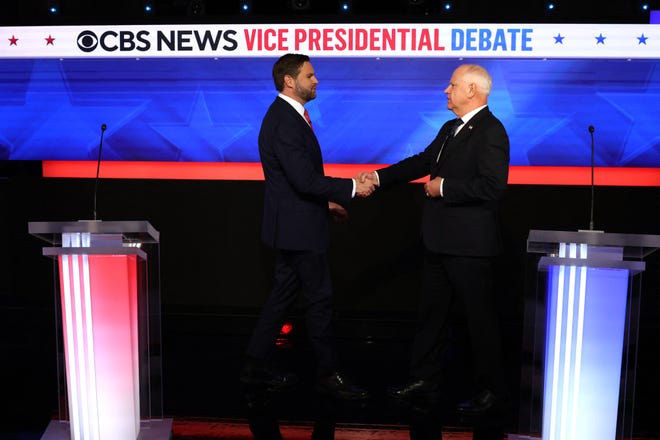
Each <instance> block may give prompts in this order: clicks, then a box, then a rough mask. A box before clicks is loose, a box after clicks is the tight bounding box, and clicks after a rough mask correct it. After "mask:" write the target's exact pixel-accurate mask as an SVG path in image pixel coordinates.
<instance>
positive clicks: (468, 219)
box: [359, 64, 509, 415]
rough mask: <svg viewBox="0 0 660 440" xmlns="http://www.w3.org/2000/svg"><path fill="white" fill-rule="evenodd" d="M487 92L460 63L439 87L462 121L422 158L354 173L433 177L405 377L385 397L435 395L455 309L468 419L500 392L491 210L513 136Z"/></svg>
mask: <svg viewBox="0 0 660 440" xmlns="http://www.w3.org/2000/svg"><path fill="white" fill-rule="evenodd" d="M491 87H492V79H491V77H490V75H489V74H488V72H487V71H486V70H485V69H484V68H483V67H481V66H478V65H471V64H464V65H461V66H459V67H458V68H457V69H456V70H455V71H454V73H453V75H452V77H451V80H450V82H449V85H448V86H447V88H446V89H445V94H446V95H447V108H448V109H449V110H451V111H452V112H454V113H455V114H456V116H457V117H458V119H454V120H450V121H448V122H446V123H445V124H444V125H443V126H442V127H441V129H440V131H439V133H438V135H437V137H436V138H435V139H434V140H433V142H431V144H430V145H429V146H428V147H426V149H425V150H424V151H422V152H421V153H419V154H417V155H414V156H411V157H409V158H407V159H403V160H402V161H400V162H398V163H396V164H394V165H391V166H389V167H387V168H383V169H379V170H377V171H375V172H372V173H362V174H361V175H360V176H359V177H360V179H364V180H370V179H371V180H373V181H374V182H376V183H377V184H378V185H379V186H380V187H381V188H385V187H388V186H390V185H393V184H395V183H400V182H409V181H411V180H415V179H419V178H422V177H424V176H425V175H430V180H429V181H428V182H426V183H425V185H424V190H425V194H426V197H427V198H426V200H425V203H424V210H423V215H422V236H423V243H424V247H425V256H424V279H423V288H422V296H421V304H420V314H419V326H418V330H417V333H416V335H415V339H414V342H413V348H412V359H411V364H410V381H409V382H408V383H407V384H405V385H404V386H402V387H399V388H392V389H390V390H389V394H390V396H392V397H395V398H403V399H411V398H419V397H424V396H431V395H435V394H437V393H439V384H440V382H441V379H442V377H441V376H442V374H441V373H442V370H443V363H442V362H443V355H444V354H445V350H446V348H447V347H446V345H447V333H448V327H449V321H450V320H449V315H450V311H451V309H452V307H454V306H455V305H457V304H458V305H461V306H462V307H463V309H464V314H465V317H466V321H467V329H468V336H469V339H470V343H471V348H472V350H471V352H472V363H473V372H474V380H475V385H476V387H475V392H474V397H473V398H472V399H470V400H469V401H467V402H465V403H462V404H460V405H459V406H458V408H457V409H458V411H459V413H461V414H470V415H475V414H482V413H484V412H488V411H490V410H492V409H494V408H495V407H496V406H497V405H499V404H500V403H501V402H502V400H503V399H504V396H505V395H506V387H505V383H504V382H505V381H504V378H503V377H504V373H503V365H502V364H503V361H502V343H501V340H500V330H499V323H498V318H497V312H496V307H495V301H494V297H493V296H494V292H493V278H494V276H493V266H492V263H493V261H492V259H493V257H495V256H496V255H497V254H498V253H499V251H500V234H499V232H498V229H499V228H498V218H497V217H498V213H497V210H498V200H499V199H500V198H501V196H502V194H503V193H504V191H505V188H506V185H507V178H508V168H509V139H508V136H507V133H506V130H505V128H504V126H503V125H502V123H501V122H500V121H499V120H498V119H497V118H496V117H495V116H494V115H493V114H492V113H491V112H490V110H489V108H488V95H489V93H490V91H491Z"/></svg>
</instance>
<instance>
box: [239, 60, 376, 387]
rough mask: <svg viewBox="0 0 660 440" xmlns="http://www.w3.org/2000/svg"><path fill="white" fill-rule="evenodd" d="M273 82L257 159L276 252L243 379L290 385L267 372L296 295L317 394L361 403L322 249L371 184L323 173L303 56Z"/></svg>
mask: <svg viewBox="0 0 660 440" xmlns="http://www.w3.org/2000/svg"><path fill="white" fill-rule="evenodd" d="M273 80H274V82H275V88H276V89H277V90H278V91H279V95H278V96H277V97H276V98H275V101H274V102H273V103H272V104H271V106H270V108H269V109H268V111H267V112H266V115H265V116H264V118H263V121H262V125H261V131H260V132H259V154H260V157H261V164H262V167H263V171H264V176H265V180H266V190H265V198H264V217H263V226H262V234H261V237H262V240H263V241H264V243H265V244H267V245H268V246H270V247H272V248H274V249H275V252H276V256H275V258H276V261H275V281H274V286H273V290H272V291H271V293H270V295H269V297H268V299H267V301H266V303H265V305H264V306H263V309H262V310H261V313H260V316H259V318H258V321H257V324H256V327H255V329H254V332H253V335H252V338H251V339H250V342H249V344H248V348H247V352H246V354H247V358H248V359H247V362H246V365H245V367H244V369H243V371H242V373H241V381H242V382H243V383H244V384H248V385H265V386H268V387H270V388H271V389H282V388H286V387H288V386H290V385H292V384H293V382H294V381H295V380H296V379H295V377H294V376H293V375H291V374H285V373H281V372H279V371H278V370H277V369H275V368H273V365H272V364H271V358H272V354H273V351H274V349H275V343H276V340H277V337H278V335H279V332H280V329H281V327H282V324H283V323H284V320H285V317H286V314H287V312H288V311H289V309H290V308H291V306H292V305H293V304H294V303H295V302H296V300H297V296H298V293H299V291H302V293H303V296H304V300H305V307H306V309H305V319H306V324H307V331H308V334H309V338H310V340H311V344H312V347H313V350H314V352H315V354H316V358H317V364H318V381H317V389H318V391H319V392H321V393H323V394H326V395H331V396H333V397H337V398H341V399H349V400H361V399H366V398H367V397H368V393H367V392H366V391H365V390H363V389H362V388H360V387H358V386H356V385H355V384H353V383H351V382H350V381H349V380H348V379H347V378H346V376H345V375H344V374H343V373H341V372H339V370H338V365H337V364H338V362H337V355H336V350H335V342H334V337H333V334H332V323H331V320H332V311H333V303H332V301H333V300H332V284H331V280H330V270H329V266H328V259H327V255H326V250H327V248H328V217H329V214H330V215H334V216H336V217H339V218H345V217H346V215H347V214H346V210H345V209H344V208H343V206H342V205H345V204H347V203H348V202H349V201H350V200H351V198H352V197H353V196H355V195H357V196H367V195H369V194H371V192H372V191H373V189H374V186H373V183H371V182H359V181H358V179H342V178H334V177H328V176H325V175H324V172H323V159H322V155H321V148H320V146H319V143H318V140H317V138H316V136H315V135H314V131H313V129H312V125H311V121H310V120H309V116H308V114H307V110H305V108H304V104H305V103H307V102H308V101H310V100H312V99H314V98H315V97H316V85H317V84H318V80H317V78H316V76H315V72H314V68H313V67H312V64H311V63H310V61H309V57H307V56H306V55H300V54H286V55H284V56H282V57H281V58H279V59H278V60H277V62H276V63H275V65H274V66H273Z"/></svg>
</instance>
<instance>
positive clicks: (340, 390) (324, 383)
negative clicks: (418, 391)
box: [316, 371, 370, 400]
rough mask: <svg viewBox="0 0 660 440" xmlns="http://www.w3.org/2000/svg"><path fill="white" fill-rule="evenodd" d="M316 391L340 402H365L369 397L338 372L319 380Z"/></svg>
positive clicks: (364, 391)
mask: <svg viewBox="0 0 660 440" xmlns="http://www.w3.org/2000/svg"><path fill="white" fill-rule="evenodd" d="M316 390H317V391H318V392H319V393H321V394H324V395H326V396H331V397H335V398H337V399H341V400H367V399H369V397H370V396H369V392H368V391H367V390H365V389H363V388H360V387H359V386H357V385H355V384H354V383H352V382H351V381H350V380H348V379H347V378H346V376H344V375H343V374H342V373H340V372H338V371H336V372H334V373H332V374H330V375H328V376H324V377H322V378H320V379H319V381H318V382H317V384H316Z"/></svg>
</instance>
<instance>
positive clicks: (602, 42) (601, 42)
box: [594, 32, 607, 44]
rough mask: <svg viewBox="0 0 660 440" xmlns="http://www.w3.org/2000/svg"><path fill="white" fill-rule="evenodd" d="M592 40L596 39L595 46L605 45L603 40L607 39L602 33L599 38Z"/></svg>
mask: <svg viewBox="0 0 660 440" xmlns="http://www.w3.org/2000/svg"><path fill="white" fill-rule="evenodd" d="M594 38H595V39H596V44H605V38H607V37H604V36H603V33H602V32H601V34H600V35H599V36H597V37H594Z"/></svg>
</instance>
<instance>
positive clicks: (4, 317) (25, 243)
mask: <svg viewBox="0 0 660 440" xmlns="http://www.w3.org/2000/svg"><path fill="white" fill-rule="evenodd" d="M93 183H94V182H93V180H91V179H45V178H42V177H40V163H38V162H4V163H2V164H1V167H0V207H1V208H2V209H1V210H0V249H2V253H1V254H0V268H1V269H0V270H1V272H0V323H1V325H2V329H1V330H0V334H1V335H2V337H1V339H0V344H1V345H0V350H1V352H2V354H3V357H2V359H3V362H2V363H1V364H0V365H2V370H0V372H1V374H2V376H1V377H3V378H4V380H5V386H3V388H2V390H3V394H4V398H3V403H5V404H8V405H7V407H6V408H5V409H4V410H3V411H2V413H1V414H3V417H7V419H6V420H7V422H6V423H5V426H9V427H13V428H11V429H14V430H25V429H32V430H35V431H37V432H42V431H43V429H45V426H46V425H47V423H48V421H49V419H50V417H51V415H52V414H53V413H54V412H55V410H56V409H57V403H58V402H57V395H58V393H57V389H56V384H57V380H56V376H57V375H56V369H55V366H56V348H55V327H56V325H55V313H56V312H55V301H54V295H53V265H52V261H51V260H50V259H48V258H46V257H43V256H42V255H41V248H42V247H43V246H44V245H45V243H44V242H41V241H40V240H38V239H37V238H35V237H32V236H30V235H29V234H28V233H27V224H28V222H30V221H72V220H78V219H89V218H92V194H93V186H94V185H93ZM589 194H590V191H589V188H588V187H561V186H520V185H512V186H510V187H509V189H508V192H507V194H506V197H505V199H504V203H503V208H502V220H503V234H504V237H505V245H506V251H505V253H504V255H503V257H502V259H501V261H500V263H499V265H500V266H499V278H498V288H497V291H498V297H499V309H500V315H501V318H502V327H503V329H504V335H505V339H506V341H505V344H506V358H507V367H508V371H509V373H510V374H509V379H510V386H511V389H512V393H513V395H514V398H515V399H517V398H518V397H519V396H518V394H519V390H520V389H521V387H522V388H526V387H527V386H528V385H529V384H528V383H526V381H527V380H529V378H527V379H523V378H521V373H520V372H521V370H522V369H527V368H528V367H529V362H530V359H529V356H528V353H527V351H526V350H523V344H522V339H523V335H525V334H526V333H525V329H524V318H525V316H524V305H525V301H526V300H528V299H529V298H531V297H533V296H534V295H535V287H534V286H535V279H534V267H535V258H534V257H533V256H530V255H528V254H527V253H526V238H527V234H528V231H529V230H530V229H555V230H567V231H571V230H577V229H585V228H586V227H587V226H588V223H589ZM595 196H596V202H595V215H594V216H595V227H596V228H597V229H602V230H605V231H607V232H624V233H644V234H660V218H659V213H660V197H659V196H660V191H659V190H658V189H657V188H632V187H631V188H620V187H598V188H596V190H595ZM422 197H423V195H422V188H421V185H420V184H406V185H402V186H400V187H398V188H395V189H392V190H389V191H382V192H377V193H376V194H375V195H374V196H373V197H372V198H370V199H357V200H355V201H353V202H352V203H351V205H350V206H349V211H350V215H351V218H350V220H349V222H348V223H345V224H341V225H333V227H332V229H331V235H332V236H331V242H332V244H331V249H330V258H331V267H332V274H333V277H334V283H335V290H336V304H337V310H336V313H337V316H336V322H337V335H338V338H339V345H340V349H341V353H342V356H343V357H342V360H343V364H344V365H345V366H346V368H347V369H348V371H350V372H351V374H353V375H354V376H355V378H356V379H357V380H359V381H360V382H362V383H364V384H365V385H367V386H369V387H371V388H372V389H374V390H376V391H377V390H380V389H382V388H384V387H385V386H386V385H388V384H392V383H397V382H400V381H403V380H405V367H406V362H407V353H408V352H407V350H408V346H409V343H410V340H411V337H412V331H413V319H414V311H415V307H416V298H417V294H418V291H419V280H420V277H421V273H420V255H421V253H420V248H419V220H420V213H421V205H422ZM262 198H263V182H254V181H161V180H136V181H133V180H104V181H101V182H100V185H99V197H98V213H99V218H100V219H102V220H132V219H139V220H148V221H149V222H151V224H152V225H154V227H156V229H158V230H159V231H160V233H161V244H160V246H161V292H162V325H163V343H162V353H163V356H162V362H163V378H164V379H163V396H164V412H165V414H166V415H167V416H170V417H174V418H176V417H184V416H185V417H197V416H199V417H239V418H240V417H245V410H244V409H243V406H242V405H241V395H240V393H239V390H238V389H237V384H236V382H237V381H236V377H237V375H238V371H239V368H240V362H241V356H242V350H243V348H244V347H245V343H246V340H247V337H248V335H249V333H250V331H251V328H252V325H253V323H254V318H255V316H256V313H257V311H258V308H259V306H260V304H261V303H262V301H263V300H264V298H265V296H266V294H267V292H268V290H269V287H270V282H271V274H272V254H271V253H270V251H269V250H268V249H267V248H265V247H263V246H262V245H261V243H260V241H259V225H260V219H261V209H262ZM642 276H643V283H644V288H643V293H642V297H641V314H640V321H639V322H640V331H639V338H638V344H637V346H636V347H633V348H635V349H637V350H638V356H639V360H638V362H639V368H638V372H637V379H636V380H637V389H636V396H635V405H636V406H635V419H634V423H635V425H634V430H635V432H637V433H645V434H660V432H659V431H658V428H657V423H656V417H657V414H658V411H660V405H659V404H658V400H657V394H658V392H659V391H660V379H658V377H657V375H656V372H657V369H658V362H659V361H660V358H659V355H658V341H660V325H659V323H660V295H659V293H660V252H656V253H654V254H652V255H651V256H650V257H649V258H648V260H647V270H646V272H644V273H643V275H642ZM292 319H293V322H294V323H295V324H296V326H297V327H294V329H295V330H294V334H293V336H292V340H293V342H294V347H293V349H292V350H288V351H287V350H285V351H284V352H285V354H283V356H285V357H288V358H289V361H291V360H293V362H292V364H293V365H297V367H296V368H298V370H299V371H300V372H302V373H303V374H304V372H307V373H309V372H310V371H312V368H311V365H309V364H310V363H311V362H313V360H312V358H311V354H310V353H309V351H308V347H307V346H306V342H305V340H304V329H302V327H303V326H304V324H303V323H302V320H300V311H299V310H296V311H294V313H293V314H292ZM285 359H286V358H285ZM306 366H309V367H310V368H306ZM457 368H458V367H457ZM458 369H459V370H461V368H458ZM523 391H524V390H523ZM295 400H296V402H297V403H295V404H293V405H290V406H289V407H288V408H287V409H286V410H282V411H283V414H282V417H283V418H286V419H288V420H306V419H309V417H310V416H311V415H310V413H309V405H308V403H309V400H308V396H305V395H301V396H298V398H297V399H295ZM516 409H517V408H516ZM393 414H396V412H394V413H388V412H387V411H382V410H380V411H376V412H373V411H372V412H365V413H360V414H358V413H350V414H346V415H345V416H344V420H345V421H347V422H351V421H356V417H358V420H357V421H360V422H363V423H395V422H400V421H401V420H399V419H398V418H397V417H398V416H396V415H393ZM519 422H524V421H519V420H518V419H517V414H515V416H514V418H513V419H512V420H511V423H510V425H511V426H509V427H508V428H509V432H516V431H517V429H518V424H519ZM2 429H3V428H0V433H1V432H2ZM5 429H10V428H5ZM40 430H41V431H40ZM0 438H2V436H0Z"/></svg>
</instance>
